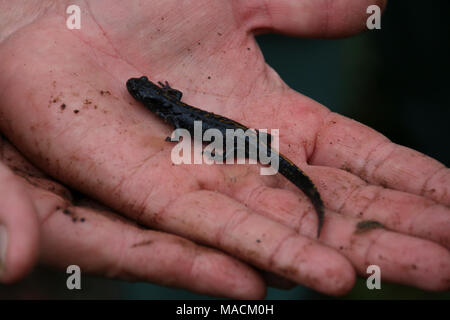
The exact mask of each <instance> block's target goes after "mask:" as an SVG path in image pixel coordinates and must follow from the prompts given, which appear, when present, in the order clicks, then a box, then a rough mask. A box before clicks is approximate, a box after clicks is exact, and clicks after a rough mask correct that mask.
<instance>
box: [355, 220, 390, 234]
mask: <svg viewBox="0 0 450 320" xmlns="http://www.w3.org/2000/svg"><path fill="white" fill-rule="evenodd" d="M373 229H385V227H384V226H383V225H382V224H381V223H379V222H378V221H375V220H363V221H361V222H359V223H358V224H357V225H356V230H355V233H364V232H367V231H370V230H373Z"/></svg>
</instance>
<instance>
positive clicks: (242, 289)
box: [0, 136, 263, 298]
mask: <svg viewBox="0 0 450 320" xmlns="http://www.w3.org/2000/svg"><path fill="white" fill-rule="evenodd" d="M0 223H1V225H2V227H3V231H6V237H1V238H0V245H4V244H7V246H6V247H2V248H4V249H7V250H5V251H4V252H5V255H4V256H2V257H1V262H2V263H1V264H0V266H1V267H2V268H1V269H0V282H2V283H11V282H15V281H18V280H20V279H21V278H23V277H24V276H25V275H26V274H27V272H28V271H29V270H30V269H31V268H32V267H33V266H34V264H35V263H36V262H38V261H39V263H41V264H44V265H47V266H50V267H54V268H59V269H65V268H67V267H68V266H69V265H73V264H76V265H78V266H79V267H80V268H81V271H82V273H90V274H97V275H101V276H106V277H114V278H119V279H124V280H133V281H149V282H153V283H158V284H163V285H170V286H175V287H181V288H185V289H188V290H191V291H195V292H200V293H205V294H210V295H221V296H228V297H234V298H241V297H247V296H248V295H249V293H250V295H251V294H252V289H253V291H254V282H255V279H259V275H258V274H256V273H255V271H254V270H252V269H251V268H249V267H248V266H246V265H245V264H243V263H242V262H240V261H238V260H236V259H234V258H232V257H229V256H227V255H225V254H224V253H221V252H219V251H217V250H214V249H210V248H205V247H203V246H200V245H196V244H194V243H192V242H191V241H189V240H186V239H183V238H180V237H178V236H174V235H170V234H166V233H163V232H158V231H154V230H148V229H144V228H143V227H142V226H138V225H137V224H135V223H133V222H132V221H130V220H127V219H125V218H123V217H121V216H119V215H117V214H115V213H113V212H111V210H109V209H108V208H106V207H103V206H101V205H100V204H98V203H95V202H94V201H92V200H90V199H88V198H86V197H84V196H83V195H81V194H77V193H75V194H73V193H72V192H71V191H70V190H68V189H67V188H65V187H64V186H62V185H61V184H59V183H58V182H56V181H53V180H52V179H51V178H50V177H48V176H46V175H45V174H44V173H43V172H42V171H40V170H39V169H37V168H35V167H34V166H33V165H32V164H31V163H29V162H28V161H27V160H26V159H25V158H24V157H23V156H22V155H21V154H20V153H19V152H18V151H17V150H16V149H15V148H14V147H13V146H11V144H10V143H9V142H8V141H6V140H4V139H3V137H1V136H0ZM3 235H4V234H3ZM4 240H7V241H4ZM3 263H4V264H3ZM262 289H263V288H262ZM249 290H250V292H249ZM260 290H261V288H260ZM260 290H259V291H260ZM259 294H260V293H259Z"/></svg>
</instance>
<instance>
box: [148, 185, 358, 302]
mask: <svg viewBox="0 0 450 320" xmlns="http://www.w3.org/2000/svg"><path fill="white" fill-rule="evenodd" d="M141 221H142V223H144V224H149V225H153V226H155V227H157V228H163V229H164V230H166V231H169V232H173V233H177V234H180V235H182V236H185V237H188V238H191V239H193V240H195V241H198V242H201V243H206V244H208V245H212V246H214V247H218V248H221V249H222V250H224V251H226V252H229V253H231V254H233V255H235V256H237V257H239V258H241V259H243V260H244V261H246V262H249V263H251V264H252V265H255V266H257V267H258V268H261V269H264V270H266V271H270V272H273V273H276V274H278V275H280V276H282V277H285V278H287V279H289V280H292V281H294V282H296V283H300V284H302V285H305V286H308V287H310V288H313V289H315V290H318V291H321V292H324V293H327V294H331V295H339V294H343V293H345V292H347V291H348V290H349V289H350V288H351V287H352V286H353V284H354V273H353V268H352V267H351V265H350V264H349V263H348V261H347V260H346V259H345V258H343V257H342V256H341V255H340V254H338V253H337V252H336V251H335V250H332V249H330V248H327V247H325V246H322V245H320V244H318V243H317V242H315V241H313V240H311V239H308V238H306V237H303V236H301V235H298V234H297V233H296V232H295V231H293V230H292V229H290V228H288V227H286V226H283V225H280V224H278V223H276V222H274V221H272V220H269V219H266V218H265V217H263V216H261V215H258V214H254V213H252V212H249V211H247V209H246V208H245V206H243V205H242V204H240V203H238V202H235V201H234V200H232V199H230V198H228V197H226V196H224V195H222V194H219V193H216V192H210V191H193V192H190V193H187V194H184V195H181V196H179V197H177V198H176V199H175V200H174V201H173V202H171V203H170V204H169V205H167V206H166V207H165V208H164V209H163V210H161V211H159V212H158V213H154V214H147V215H146V214H143V215H142V216H141Z"/></svg>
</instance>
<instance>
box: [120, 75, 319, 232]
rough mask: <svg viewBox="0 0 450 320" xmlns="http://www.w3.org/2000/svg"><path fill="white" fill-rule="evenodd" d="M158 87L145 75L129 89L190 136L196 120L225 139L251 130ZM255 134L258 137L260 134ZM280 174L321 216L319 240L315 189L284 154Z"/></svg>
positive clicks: (130, 83)
mask: <svg viewBox="0 0 450 320" xmlns="http://www.w3.org/2000/svg"><path fill="white" fill-rule="evenodd" d="M159 84H160V85H157V84H155V83H153V82H151V81H149V80H148V78H147V77H145V76H144V77H141V78H131V79H129V80H128V81H127V89H128V91H129V93H130V94H131V95H132V96H133V97H134V98H135V99H136V100H138V101H139V102H142V103H143V104H144V106H145V107H147V108H148V109H150V110H151V111H152V112H154V113H155V114H156V115H157V116H159V117H160V118H162V119H163V120H164V121H166V122H167V123H169V124H171V125H173V126H174V127H175V128H183V129H186V130H188V131H189V132H190V133H191V135H194V121H202V131H203V132H202V133H204V132H205V131H206V130H208V129H218V130H220V131H221V132H222V134H223V135H224V136H225V135H226V130H227V129H233V130H235V129H242V130H244V131H246V130H247V129H248V128H247V127H246V126H244V125H242V124H240V123H239V122H236V121H234V120H231V119H228V118H225V117H222V116H219V115H216V114H214V113H211V112H207V111H204V110H201V109H198V108H196V107H193V106H190V105H188V104H186V103H184V102H182V101H181V97H182V92H181V91H179V90H176V89H173V88H171V87H170V86H169V84H168V83H167V82H166V83H165V84H162V83H161V82H159ZM255 132H256V134H257V135H259V132H258V131H255ZM267 136H268V137H269V138H268V141H269V143H268V146H267V144H264V147H267V149H268V151H269V152H270V151H271V149H270V141H271V138H270V135H269V134H268V135H267ZM257 141H258V144H259V145H260V146H262V145H261V143H262V142H259V139H258V140H257ZM224 154H225V153H224ZM246 155H247V156H248V152H246ZM278 171H279V172H280V173H281V174H282V175H283V176H284V177H286V178H287V179H288V180H289V181H291V182H292V183H293V184H294V185H296V186H297V187H298V188H299V189H300V190H302V191H303V193H305V194H306V195H307V196H308V198H309V199H310V201H311V202H312V204H313V206H314V208H315V210H316V213H317V216H318V228H317V237H319V236H320V231H321V228H322V224H323V220H324V209H323V207H324V206H323V202H322V199H321V197H320V194H319V192H318V191H317V188H316V186H315V185H314V183H313V182H312V181H311V179H310V178H309V177H308V176H307V175H306V174H305V173H304V172H303V171H302V170H300V168H298V167H297V166H296V165H295V164H294V163H293V162H292V161H290V160H289V159H288V158H286V157H285V156H283V155H282V154H281V153H280V154H279V168H278Z"/></svg>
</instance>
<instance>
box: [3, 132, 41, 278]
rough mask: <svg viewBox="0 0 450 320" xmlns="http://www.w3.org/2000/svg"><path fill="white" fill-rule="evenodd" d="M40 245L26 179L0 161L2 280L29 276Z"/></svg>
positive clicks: (37, 226)
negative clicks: (25, 182)
mask: <svg viewBox="0 0 450 320" xmlns="http://www.w3.org/2000/svg"><path fill="white" fill-rule="evenodd" d="M0 148H1V141H0ZM0 160H2V159H0ZM39 246H40V244H39V223H38V218H37V214H36V212H35V208H34V204H33V201H32V200H31V198H30V196H29V194H28V193H27V190H26V187H25V186H24V184H23V182H22V181H20V180H19V179H18V178H17V177H16V176H15V175H14V173H12V171H11V170H9V169H8V168H7V167H6V166H5V165H4V164H3V163H1V162H0V281H1V282H3V283H11V282H15V281H18V280H20V279H22V278H23V277H25V275H26V274H27V273H28V272H29V271H30V270H31V269H32V267H33V266H34V264H35V263H36V260H37V257H38V253H39Z"/></svg>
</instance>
